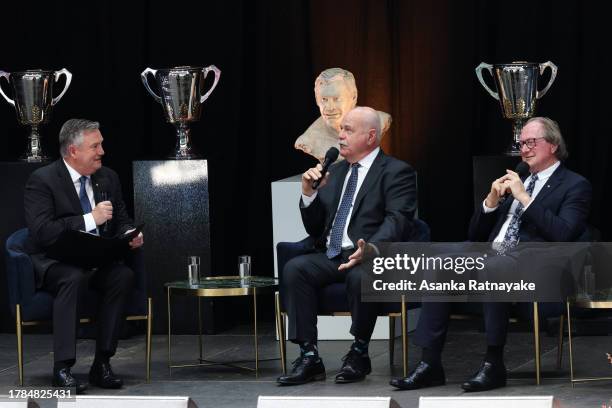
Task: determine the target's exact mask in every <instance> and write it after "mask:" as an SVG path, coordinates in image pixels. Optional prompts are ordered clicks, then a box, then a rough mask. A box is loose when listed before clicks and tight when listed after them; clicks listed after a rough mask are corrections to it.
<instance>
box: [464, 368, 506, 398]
mask: <svg viewBox="0 0 612 408" xmlns="http://www.w3.org/2000/svg"><path fill="white" fill-rule="evenodd" d="M505 386H506V367H505V366H504V364H503V363H498V364H493V363H490V362H488V361H483V362H482V365H481V366H480V368H479V369H478V372H476V374H474V376H472V378H470V379H469V380H467V381H466V382H464V383H463V384H462V385H461V388H463V389H464V390H466V391H468V392H476V391H486V390H492V389H494V388H499V387H505Z"/></svg>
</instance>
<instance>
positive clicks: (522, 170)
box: [514, 161, 529, 178]
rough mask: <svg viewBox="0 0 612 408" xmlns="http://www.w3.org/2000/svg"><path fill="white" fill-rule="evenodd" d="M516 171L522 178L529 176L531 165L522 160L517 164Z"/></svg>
mask: <svg viewBox="0 0 612 408" xmlns="http://www.w3.org/2000/svg"><path fill="white" fill-rule="evenodd" d="M514 171H515V172H516V173H518V175H519V177H520V178H524V177H527V176H528V175H529V165H528V164H527V163H525V162H524V161H521V162H520V163H519V164H517V165H516V168H515V169H514Z"/></svg>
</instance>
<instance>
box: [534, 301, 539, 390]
mask: <svg viewBox="0 0 612 408" xmlns="http://www.w3.org/2000/svg"><path fill="white" fill-rule="evenodd" d="M533 342H534V348H535V366H536V384H537V385H540V378H541V377H540V363H541V361H540V314H539V313H538V302H533Z"/></svg>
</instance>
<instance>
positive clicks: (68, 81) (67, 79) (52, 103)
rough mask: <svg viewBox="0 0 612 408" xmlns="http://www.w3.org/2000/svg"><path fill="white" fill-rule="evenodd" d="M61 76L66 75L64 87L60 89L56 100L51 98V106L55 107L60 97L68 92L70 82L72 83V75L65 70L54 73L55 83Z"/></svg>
mask: <svg viewBox="0 0 612 408" xmlns="http://www.w3.org/2000/svg"><path fill="white" fill-rule="evenodd" d="M62 74H64V75H66V85H64V89H62V92H60V94H59V95H57V98H53V100H52V101H51V106H53V105H55V104H56V103H58V102H59V100H60V99H62V96H64V94H65V93H66V91H67V90H68V87H69V86H70V82H71V81H72V74H71V73H70V71H68V70H67V69H66V68H62V69H60V70H59V71H55V82H57V80H58V79H59V77H61V76H62Z"/></svg>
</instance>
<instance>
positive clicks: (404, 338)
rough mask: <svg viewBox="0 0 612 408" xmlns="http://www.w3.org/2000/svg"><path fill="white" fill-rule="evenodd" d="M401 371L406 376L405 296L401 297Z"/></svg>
mask: <svg viewBox="0 0 612 408" xmlns="http://www.w3.org/2000/svg"><path fill="white" fill-rule="evenodd" d="M401 319H402V370H403V373H404V377H406V376H407V375H408V316H407V313H406V296H405V295H402V317H401Z"/></svg>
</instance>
